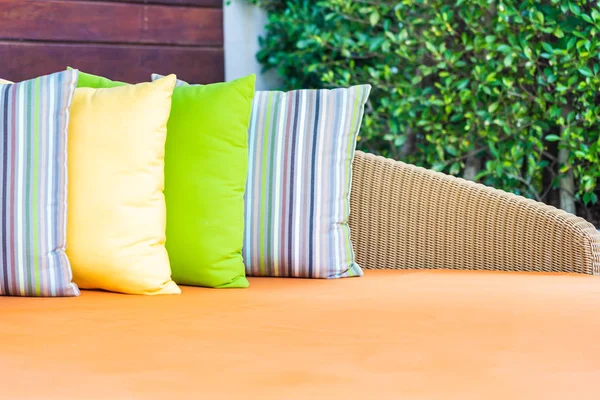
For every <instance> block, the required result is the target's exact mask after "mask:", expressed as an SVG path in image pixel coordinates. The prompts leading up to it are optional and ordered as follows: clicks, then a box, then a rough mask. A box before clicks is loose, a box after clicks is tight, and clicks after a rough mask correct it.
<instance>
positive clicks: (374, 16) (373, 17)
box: [369, 11, 380, 26]
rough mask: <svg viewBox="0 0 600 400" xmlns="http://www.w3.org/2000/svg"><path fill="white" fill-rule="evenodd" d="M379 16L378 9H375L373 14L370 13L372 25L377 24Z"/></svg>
mask: <svg viewBox="0 0 600 400" xmlns="http://www.w3.org/2000/svg"><path fill="white" fill-rule="evenodd" d="M379 18H380V16H379V13H378V12H377V11H373V12H372V13H371V15H369V22H370V23H371V26H375V25H377V23H378V22H379Z"/></svg>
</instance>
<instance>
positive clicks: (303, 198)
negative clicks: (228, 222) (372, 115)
mask: <svg viewBox="0 0 600 400" xmlns="http://www.w3.org/2000/svg"><path fill="white" fill-rule="evenodd" d="M158 77H160V75H158V74H153V75H152V79H153V80H154V79H157V78H158ZM177 84H178V85H186V84H187V83H186V82H184V81H178V82H177ZM370 90H371V86H370V85H359V86H353V87H350V88H343V89H331V90H325V89H322V90H295V91H291V92H287V93H284V92H279V91H258V92H256V95H255V96H254V102H253V107H252V117H251V122H250V129H249V135H248V136H249V138H248V140H249V171H248V182H247V185H246V197H245V200H246V207H245V208H246V212H245V234H244V250H243V252H244V262H245V264H246V274H247V275H252V276H281V277H302V278H342V277H349V276H361V275H362V270H361V269H360V267H359V266H358V265H357V264H356V262H355V259H354V252H353V249H352V243H351V242H350V228H349V227H348V217H349V215H350V187H351V179H352V160H353V158H354V151H355V146H356V137H357V135H358V131H359V129H360V125H361V121H362V116H363V111H364V106H365V103H366V102H367V99H368V96H369V92H370Z"/></svg>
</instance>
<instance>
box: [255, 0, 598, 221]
mask: <svg viewBox="0 0 600 400" xmlns="http://www.w3.org/2000/svg"><path fill="white" fill-rule="evenodd" d="M253 2H254V3H257V4H259V5H260V6H263V7H265V8H267V9H268V10H269V18H268V25H267V27H266V35H265V37H264V38H261V51H260V52H259V54H258V55H257V57H258V59H259V61H260V62H261V63H262V64H263V65H264V67H265V68H266V69H272V68H274V69H276V70H277V71H278V74H279V76H280V77H281V78H283V82H284V86H285V87H284V88H283V89H294V88H321V87H338V86H348V85H352V84H358V83H365V82H367V83H370V84H371V85H373V91H372V95H371V99H370V102H369V104H368V107H367V113H366V116H365V120H364V125H363V129H362V131H361V137H360V139H359V143H358V146H359V148H361V149H363V150H367V151H370V152H374V153H378V154H382V155H385V156H389V157H394V158H397V159H403V160H406V161H408V162H411V163H415V164H418V165H423V166H426V167H430V168H433V169H435V170H438V171H444V172H446V173H450V174H453V175H462V176H465V177H467V178H471V179H475V180H478V181H481V182H483V183H486V184H489V185H493V186H496V187H498V188H501V189H504V190H508V191H512V192H514V193H517V194H521V195H524V196H527V197H531V198H535V199H537V200H542V201H546V202H548V203H550V204H554V205H557V206H562V207H563V208H565V209H567V210H569V211H572V212H574V209H573V206H574V204H573V199H574V200H575V201H576V202H578V203H579V205H580V209H579V212H580V214H583V215H584V216H586V217H588V218H592V217H593V216H590V215H589V213H588V214H587V215H586V214H585V211H586V208H585V207H586V206H587V207H590V208H589V209H591V205H592V204H595V203H597V202H598V195H599V194H600V185H598V183H599V182H598V181H599V180H600V155H599V154H600V152H599V150H600V149H599V143H600V93H599V90H598V89H599V88H600V74H599V72H600V42H599V40H598V32H599V30H600V6H598V4H597V2H596V1H564V0H551V1H545V2H538V1H532V0H530V1H528V0H524V1H510V0H506V1H494V0H489V1H483V0H471V1H464V0H455V1H443V0H431V1H426V0H421V1H409V0H404V1H381V0H380V1H378V0H354V1H350V0H327V1H308V0H304V1H302V0H288V1H276V0H271V1H268V0H254V1H253ZM561 193H562V194H563V195H562V196H561ZM584 205H585V206H584Z"/></svg>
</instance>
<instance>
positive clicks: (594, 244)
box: [349, 152, 600, 275]
mask: <svg viewBox="0 0 600 400" xmlns="http://www.w3.org/2000/svg"><path fill="white" fill-rule="evenodd" d="M349 224H350V229H351V234H352V241H353V245H354V249H355V253H356V258H357V261H358V263H359V264H360V265H361V266H362V267H364V268H394V269H409V268H445V269H486V270H503V271H548V272H577V273H584V274H594V275H600V233H598V231H597V230H596V229H595V228H594V226H593V225H592V224H590V223H588V222H587V221H585V220H584V219H582V218H579V217H576V216H574V215H572V214H568V213H566V212H564V211H562V210H558V209H556V208H554V207H551V206H548V205H545V204H543V203H539V202H536V201H533V200H529V199H526V198H524V197H521V196H516V195H514V194H511V193H507V192H504V191H501V190H497V189H493V188H490V187H487V186H483V185H481V184H477V183H473V182H470V181H466V180H464V179H460V178H454V177H451V176H448V175H445V174H442V173H438V172H434V171H430V170H426V169H423V168H420V167H415V166H413V165H408V164H405V163H402V162H398V161H393V160H389V159H385V158H383V157H377V156H373V155H370V154H365V153H362V152H357V154H356V157H355V160H354V165H353V177H352V193H351V213H350V220H349Z"/></svg>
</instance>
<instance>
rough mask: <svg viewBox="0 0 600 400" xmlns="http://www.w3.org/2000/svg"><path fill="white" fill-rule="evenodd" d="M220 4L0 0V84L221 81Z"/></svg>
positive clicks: (203, 0)
mask: <svg viewBox="0 0 600 400" xmlns="http://www.w3.org/2000/svg"><path fill="white" fill-rule="evenodd" d="M222 7H223V1H222V0H101V1H95V0H0V78H4V79H8V80H12V81H21V80H25V79H30V78H33V77H36V76H39V75H45V74H49V73H52V72H56V71H60V70H63V69H65V68H66V67H67V66H71V67H73V68H78V69H80V70H82V71H85V72H90V73H93V74H98V75H103V76H106V77H108V78H111V79H115V80H120V81H125V82H130V83H135V82H143V81H148V80H149V79H150V74H151V73H152V72H158V73H162V74H168V73H175V74H177V75H178V77H180V78H181V79H185V80H187V81H190V82H194V83H211V82H218V81H222V80H223V79H224V56H223V9H222Z"/></svg>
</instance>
